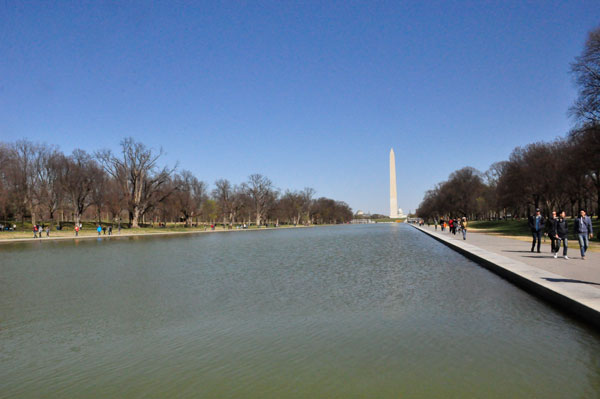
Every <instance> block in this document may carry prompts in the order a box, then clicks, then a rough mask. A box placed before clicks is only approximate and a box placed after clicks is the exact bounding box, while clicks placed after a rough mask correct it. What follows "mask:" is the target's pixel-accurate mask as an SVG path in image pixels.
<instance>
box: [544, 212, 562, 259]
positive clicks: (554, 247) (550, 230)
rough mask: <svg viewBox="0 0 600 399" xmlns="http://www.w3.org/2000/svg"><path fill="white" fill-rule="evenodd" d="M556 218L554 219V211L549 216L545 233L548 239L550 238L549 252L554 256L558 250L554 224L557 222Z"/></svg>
mask: <svg viewBox="0 0 600 399" xmlns="http://www.w3.org/2000/svg"><path fill="white" fill-rule="evenodd" d="M557 220H558V219H557V217H556V211H552V216H550V219H548V223H547V224H546V232H547V233H548V238H550V251H551V252H552V253H553V254H556V253H557V252H558V248H557V245H560V244H558V243H557V238H556V222H557Z"/></svg>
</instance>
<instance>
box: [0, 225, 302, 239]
mask: <svg viewBox="0 0 600 399" xmlns="http://www.w3.org/2000/svg"><path fill="white" fill-rule="evenodd" d="M82 224H83V227H82V229H81V230H80V231H79V236H78V237H83V238H85V237H97V236H98V232H97V230H96V228H97V226H98V225H97V224H96V223H92V222H84V223H82ZM104 226H105V224H103V227H104ZM106 226H107V224H106ZM269 227H271V228H272V227H273V226H272V225H271V226H269ZM293 227H296V226H293V225H289V226H288V225H283V226H279V227H277V228H293ZM298 227H303V226H298ZM259 229H265V228H264V227H260V228H257V227H256V226H249V227H248V228H247V229H245V230H259ZM236 230H241V229H237V228H235V227H233V228H232V229H229V228H227V227H225V228H224V227H223V226H221V225H218V226H216V227H215V230H214V231H236ZM210 231H212V230H211V228H210V226H209V225H207V226H204V225H202V226H198V227H185V226H184V225H183V224H168V225H167V226H165V227H158V226H155V227H140V228H135V229H133V228H128V227H126V226H121V231H120V232H119V230H118V227H117V225H113V232H112V235H113V236H132V235H152V234H166V233H167V234H168V233H173V234H176V233H202V232H210ZM101 236H102V237H104V236H105V234H104V232H102V233H101ZM106 236H108V231H107V232H106ZM57 237H58V238H75V230H74V227H73V225H72V223H71V225H70V226H69V225H66V226H64V227H63V229H62V230H56V227H54V229H53V230H51V231H50V238H57ZM17 239H33V226H32V225H31V224H27V223H26V224H24V225H20V224H17V229H16V230H15V231H1V232H0V240H17ZM44 239H47V238H46V232H45V231H43V232H42V238H41V240H44Z"/></svg>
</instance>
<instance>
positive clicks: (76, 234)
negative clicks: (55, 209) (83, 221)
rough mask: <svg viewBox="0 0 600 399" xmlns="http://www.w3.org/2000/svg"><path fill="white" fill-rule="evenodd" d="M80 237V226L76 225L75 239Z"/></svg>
mask: <svg viewBox="0 0 600 399" xmlns="http://www.w3.org/2000/svg"><path fill="white" fill-rule="evenodd" d="M78 235H79V225H78V224H76V225H75V237H77V236H78Z"/></svg>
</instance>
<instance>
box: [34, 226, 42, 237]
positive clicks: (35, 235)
mask: <svg viewBox="0 0 600 399" xmlns="http://www.w3.org/2000/svg"><path fill="white" fill-rule="evenodd" d="M37 234H38V227H37V224H34V225H33V238H37ZM40 235H41V233H40Z"/></svg>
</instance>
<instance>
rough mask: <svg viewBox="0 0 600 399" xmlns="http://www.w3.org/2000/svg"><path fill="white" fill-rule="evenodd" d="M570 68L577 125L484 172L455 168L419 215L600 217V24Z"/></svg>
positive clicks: (429, 193) (427, 195)
mask: <svg viewBox="0 0 600 399" xmlns="http://www.w3.org/2000/svg"><path fill="white" fill-rule="evenodd" d="M571 72H572V74H573V76H574V80H575V84H576V86H577V88H578V97H577V99H576V101H575V103H574V104H573V106H572V107H571V108H570V110H569V113H570V115H571V116H572V117H573V118H574V119H575V122H576V123H575V126H574V127H573V129H572V130H571V131H570V132H569V133H568V134H567V135H566V136H565V137H561V138H558V139H556V140H554V141H551V142H538V143H532V144H529V145H527V146H524V147H517V148H515V149H514V150H513V152H512V153H511V154H510V156H509V159H508V160H506V161H501V162H496V163H494V164H492V165H491V167H490V168H489V169H488V170H487V171H486V172H483V173H482V172H480V171H478V170H476V169H474V168H471V167H465V168H462V169H460V170H457V171H455V172H453V173H452V174H450V176H449V178H448V180H446V181H443V182H441V183H438V184H437V185H436V186H435V187H434V188H433V189H431V190H429V191H427V192H426V193H425V196H424V198H423V201H422V202H421V204H420V205H419V208H418V209H417V215H418V216H419V217H422V218H440V217H448V216H459V215H460V216H466V217H468V218H470V219H497V218H505V217H517V218H518V217H524V216H529V215H530V214H532V213H533V210H534V209H535V208H541V209H542V210H543V212H545V213H546V214H548V213H549V212H551V211H552V210H557V211H558V210H565V212H566V213H567V214H569V215H572V216H573V215H576V214H577V210H578V209H586V210H587V212H588V214H592V215H593V214H595V215H597V216H598V217H600V215H599V214H600V28H597V29H596V30H594V31H592V32H590V34H589V36H588V39H587V42H586V44H585V48H584V51H583V53H582V54H581V55H580V56H579V57H577V58H576V59H575V61H574V62H573V63H572V65H571Z"/></svg>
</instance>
